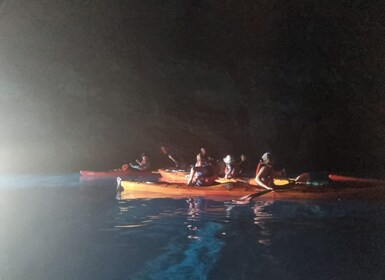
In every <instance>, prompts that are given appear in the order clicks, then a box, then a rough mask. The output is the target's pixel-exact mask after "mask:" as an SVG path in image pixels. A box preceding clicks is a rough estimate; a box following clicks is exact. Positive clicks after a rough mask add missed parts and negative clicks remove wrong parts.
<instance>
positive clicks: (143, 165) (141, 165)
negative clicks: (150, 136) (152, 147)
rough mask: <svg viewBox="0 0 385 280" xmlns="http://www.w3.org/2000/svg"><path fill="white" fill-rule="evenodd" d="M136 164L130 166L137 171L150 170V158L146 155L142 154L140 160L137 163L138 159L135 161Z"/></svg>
mask: <svg viewBox="0 0 385 280" xmlns="http://www.w3.org/2000/svg"><path fill="white" fill-rule="evenodd" d="M136 163H137V164H132V163H130V166H131V167H132V168H134V169H137V170H150V167H151V162H150V158H149V157H148V155H147V154H146V153H142V160H141V161H139V160H138V159H137V160H136Z"/></svg>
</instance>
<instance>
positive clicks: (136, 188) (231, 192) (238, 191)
mask: <svg viewBox="0 0 385 280" xmlns="http://www.w3.org/2000/svg"><path fill="white" fill-rule="evenodd" d="M118 190H119V191H118V198H119V199H154V198H173V199H180V198H194V197H204V198H207V199H212V200H220V201H226V200H232V199H239V198H240V197H243V196H246V195H250V194H254V193H256V192H261V191H265V192H266V190H265V189H262V188H259V187H256V186H252V185H250V184H248V183H243V182H229V183H219V184H216V185H213V186H205V187H196V186H187V185H186V184H180V183H144V182H132V181H128V180H122V181H119V182H118ZM255 199H256V200H271V199H277V200H287V199H289V200H291V199H294V200H303V199H334V200H336V199H338V200H339V199H385V187H378V186H377V187H375V186H367V187H354V186H346V187H345V186H344V187H342V186H327V185H324V186H311V185H309V184H300V185H297V184H289V185H285V186H277V187H276V188H275V189H274V191H271V192H268V193H265V194H263V195H261V196H258V197H256V198H255Z"/></svg>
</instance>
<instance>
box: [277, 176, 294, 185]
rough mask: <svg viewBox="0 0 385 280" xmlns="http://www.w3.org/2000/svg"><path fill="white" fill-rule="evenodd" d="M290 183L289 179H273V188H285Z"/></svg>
mask: <svg viewBox="0 0 385 280" xmlns="http://www.w3.org/2000/svg"><path fill="white" fill-rule="evenodd" d="M291 183H292V182H291V181H290V180H289V179H284V178H281V179H274V185H275V186H287V185H290V184H291Z"/></svg>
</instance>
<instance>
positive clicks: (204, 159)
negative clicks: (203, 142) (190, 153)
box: [195, 148, 209, 166]
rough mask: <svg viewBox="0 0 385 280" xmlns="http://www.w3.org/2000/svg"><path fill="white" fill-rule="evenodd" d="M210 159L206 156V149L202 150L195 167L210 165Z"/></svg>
mask: <svg viewBox="0 0 385 280" xmlns="http://www.w3.org/2000/svg"><path fill="white" fill-rule="evenodd" d="M208 161H209V160H208V157H207V155H206V149H205V148H201V150H200V152H199V153H198V154H197V161H196V163H195V166H205V165H208Z"/></svg>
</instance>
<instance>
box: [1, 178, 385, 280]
mask: <svg viewBox="0 0 385 280" xmlns="http://www.w3.org/2000/svg"><path fill="white" fill-rule="evenodd" d="M115 197H116V193H115V182H114V181H113V180H105V181H79V177H78V175H77V174H65V175H51V176H36V175H35V176H32V175H31V176H28V175H25V176H17V177H16V176H3V177H1V179H0V222H1V228H0V279H17V280H19V279H29V280H31V279H39V280H46V279H47V280H48V279H49V280H51V279H384V278H385V239H384V237H383V236H384V232H385V218H384V217H385V202H381V201H357V200H347V201H344V200H338V201H337V200H336V201H255V202H252V203H250V204H247V205H232V204H231V203H228V202H217V201H210V200H205V199H203V198H202V199H177V200H173V199H154V200H123V201H121V200H116V199H115Z"/></svg>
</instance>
